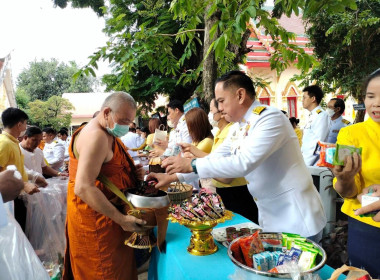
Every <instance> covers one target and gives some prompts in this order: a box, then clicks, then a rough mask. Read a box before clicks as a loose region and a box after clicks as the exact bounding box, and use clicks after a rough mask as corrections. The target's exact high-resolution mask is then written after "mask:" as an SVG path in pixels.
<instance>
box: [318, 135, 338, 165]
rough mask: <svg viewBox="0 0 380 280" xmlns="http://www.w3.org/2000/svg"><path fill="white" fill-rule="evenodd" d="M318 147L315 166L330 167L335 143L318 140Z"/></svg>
mask: <svg viewBox="0 0 380 280" xmlns="http://www.w3.org/2000/svg"><path fill="white" fill-rule="evenodd" d="M318 145H319V147H320V151H319V160H318V162H317V166H321V167H330V168H332V167H333V165H332V159H333V157H334V154H335V144H332V143H326V142H321V141H318Z"/></svg>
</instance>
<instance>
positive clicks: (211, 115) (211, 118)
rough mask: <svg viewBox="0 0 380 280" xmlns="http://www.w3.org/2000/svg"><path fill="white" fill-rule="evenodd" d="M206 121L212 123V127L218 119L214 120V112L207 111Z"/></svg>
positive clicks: (216, 124)
mask: <svg viewBox="0 0 380 280" xmlns="http://www.w3.org/2000/svg"><path fill="white" fill-rule="evenodd" d="M208 121H209V122H210V124H211V125H212V127H217V126H218V121H216V120H214V114H213V113H212V112H210V113H208Z"/></svg>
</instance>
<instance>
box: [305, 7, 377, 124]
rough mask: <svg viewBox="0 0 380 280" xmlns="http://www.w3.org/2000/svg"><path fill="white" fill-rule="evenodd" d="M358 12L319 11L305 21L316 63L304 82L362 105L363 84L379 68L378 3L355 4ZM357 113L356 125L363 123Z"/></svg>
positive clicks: (361, 113) (362, 116) (359, 114)
mask: <svg viewBox="0 0 380 280" xmlns="http://www.w3.org/2000/svg"><path fill="white" fill-rule="evenodd" d="M356 5H357V10H356V11H355V12H352V11H351V10H348V9H343V10H342V11H340V12H339V13H336V14H333V15H331V14H328V13H327V12H326V10H321V11H320V12H319V13H317V14H315V15H311V16H309V17H308V19H307V24H306V26H307V27H308V28H307V34H308V35H309V37H310V40H311V44H312V45H313V46H314V53H315V55H316V57H317V59H318V60H319V65H318V66H316V67H315V68H314V69H313V70H312V71H311V72H310V74H309V75H307V76H306V78H308V79H307V80H316V81H318V83H319V84H321V85H322V86H323V88H324V90H325V91H326V92H335V91H336V90H341V92H342V93H348V94H351V95H352V96H353V97H355V98H356V99H357V100H358V102H359V103H363V91H362V84H363V80H364V78H365V77H366V76H368V74H370V73H371V72H373V71H374V70H376V69H377V68H379V66H380V56H379V53H380V2H379V1H378V0H366V1H362V0H358V1H356ZM363 119H364V111H358V114H357V115H356V119H355V122H358V121H363Z"/></svg>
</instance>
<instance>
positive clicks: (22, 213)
mask: <svg viewBox="0 0 380 280" xmlns="http://www.w3.org/2000/svg"><path fill="white" fill-rule="evenodd" d="M14 202H15V219H16V221H17V222H18V223H19V224H20V226H21V228H22V231H23V232H25V225H26V207H25V204H24V201H23V200H22V199H20V198H16V199H15V200H14Z"/></svg>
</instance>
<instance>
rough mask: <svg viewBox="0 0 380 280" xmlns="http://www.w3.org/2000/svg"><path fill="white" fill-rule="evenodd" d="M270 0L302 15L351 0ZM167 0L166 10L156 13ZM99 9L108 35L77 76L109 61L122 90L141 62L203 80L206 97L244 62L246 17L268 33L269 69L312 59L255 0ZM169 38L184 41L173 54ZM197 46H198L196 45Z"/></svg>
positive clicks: (115, 1) (152, 1)
mask: <svg viewBox="0 0 380 280" xmlns="http://www.w3.org/2000/svg"><path fill="white" fill-rule="evenodd" d="M126 2H127V3H126ZM276 3H277V4H276V7H277V8H278V10H280V11H281V13H285V14H286V15H287V16H290V14H291V13H295V14H297V15H298V14H299V12H300V9H302V10H303V11H304V14H306V15H308V14H312V13H315V12H317V11H319V10H320V9H323V8H327V9H328V11H329V12H332V13H333V12H337V11H339V10H341V9H342V8H345V7H347V6H348V7H350V8H352V9H354V8H355V1H354V0H344V1H343V0H342V1H335V0H323V1H320V0H284V1H276ZM169 5H170V9H169V14H168V13H157V11H158V10H162V9H165V8H166V7H168V6H169ZM125 7H128V11H127V10H126V9H125ZM141 7H144V9H143V10H144V12H145V13H147V14H148V15H150V16H149V17H140V18H136V17H135V14H139V13H141V10H140V9H141ZM103 11H104V14H107V21H106V28H105V31H106V32H107V34H108V35H109V36H110V40H109V42H108V43H107V45H106V46H104V47H102V48H100V49H99V50H98V51H97V52H95V53H94V54H93V55H92V56H91V60H90V62H89V63H88V65H87V66H86V67H84V68H83V69H82V70H81V71H80V72H79V73H78V76H79V75H80V74H83V73H84V74H87V75H88V74H90V73H94V69H93V68H96V67H97V61H98V60H100V59H103V60H109V61H110V62H113V63H114V69H115V71H114V74H115V76H114V82H117V86H118V87H119V88H123V89H125V90H127V91H128V90H129V89H130V88H131V85H133V83H134V82H133V80H134V75H135V74H136V73H137V72H138V70H139V69H141V67H146V68H147V69H148V71H151V72H156V73H159V74H160V75H161V77H175V76H177V75H180V78H179V79H178V81H177V84H181V85H183V86H187V85H188V84H189V83H194V82H196V83H198V82H199V81H201V80H203V89H202V88H201V87H198V88H197V90H196V91H197V92H198V93H199V94H200V95H201V97H204V98H205V99H206V100H209V99H210V98H211V95H212V89H213V85H214V81H215V77H216V76H217V75H220V74H221V73H224V72H226V71H228V70H231V69H236V68H237V64H238V63H241V62H244V59H245V55H246V53H247V52H249V49H247V47H246V42H247V39H248V37H249V34H250V26H249V22H250V19H253V20H254V21H255V22H256V25H258V26H263V27H264V28H265V30H266V33H267V34H268V35H270V36H271V37H272V38H273V39H274V42H273V43H272V47H273V50H274V52H273V54H272V56H271V67H272V69H276V70H277V71H278V72H281V71H283V70H284V69H285V68H286V67H288V66H289V65H290V64H293V63H295V64H296V65H297V67H298V68H299V69H300V70H302V71H303V72H307V71H308V70H309V69H310V67H311V66H312V65H314V64H315V63H316V61H315V60H314V58H313V57H311V56H309V55H307V54H306V53H305V52H304V50H303V49H302V48H301V47H298V46H297V45H295V44H294V43H293V42H292V40H294V39H295V34H293V33H291V32H287V31H286V30H285V29H284V28H282V27H281V26H279V23H278V21H277V19H276V18H275V17H272V16H271V14H270V13H269V12H268V11H267V10H266V9H265V8H264V7H263V1H261V0H216V1H213V0H199V1H193V0H173V1H164V0H147V1H143V2H140V1H137V0H136V1H121V0H111V1H110V7H109V8H108V9H106V8H104V9H103ZM173 20H174V22H175V23H176V24H174V25H173V24H172V23H173ZM169 23H171V24H169ZM166 30H167V31H166ZM165 31H166V32H165ZM204 32H207V35H206V34H204ZM173 38H174V42H180V43H181V44H183V46H184V49H183V52H182V53H180V54H179V56H177V54H176V53H175V52H174V48H173V40H172V39H173ZM198 46H201V47H202V48H203V49H201V51H199V47H198ZM203 54H204V55H203ZM194 57H196V58H200V57H201V60H200V63H198V64H197V65H196V66H195V67H191V68H185V69H184V65H185V63H187V62H188V61H190V60H191V59H193V58H194ZM208 59H209V60H208ZM215 65H216V66H215ZM216 71H217V74H215V72H216ZM203 91H206V92H203ZM140 94H141V93H140Z"/></svg>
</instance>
